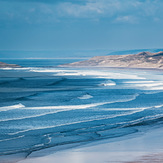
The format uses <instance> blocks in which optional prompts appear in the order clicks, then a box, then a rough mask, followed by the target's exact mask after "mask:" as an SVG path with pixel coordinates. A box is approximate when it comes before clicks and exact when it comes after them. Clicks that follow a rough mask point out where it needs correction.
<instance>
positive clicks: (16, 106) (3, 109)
mask: <svg viewBox="0 0 163 163" xmlns="http://www.w3.org/2000/svg"><path fill="white" fill-rule="evenodd" d="M24 107H25V106H24V105H23V104H21V103H19V104H17V105H12V106H3V107H0V112H1V111H8V110H13V109H18V108H24Z"/></svg>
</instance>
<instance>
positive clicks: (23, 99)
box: [0, 59, 163, 159]
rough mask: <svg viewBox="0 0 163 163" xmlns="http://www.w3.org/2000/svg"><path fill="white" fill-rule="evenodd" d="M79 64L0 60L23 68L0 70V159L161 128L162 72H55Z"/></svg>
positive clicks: (79, 70)
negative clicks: (66, 65)
mask: <svg viewBox="0 0 163 163" xmlns="http://www.w3.org/2000/svg"><path fill="white" fill-rule="evenodd" d="M79 60H80V59H46V60H43V59H17V60H16V59H14V60H2V61H3V62H7V63H15V64H19V65H21V66H22V67H23V68H4V69H0V155H1V156H3V155H6V156H9V155H11V154H21V153H25V155H24V158H25V157H28V156H29V155H30V154H31V153H33V152H35V151H39V150H42V149H45V148H50V147H56V149H58V148H59V147H62V146H66V145H68V146H69V147H70V146H72V147H73V146H74V145H75V144H78V145H82V144H87V143H90V142H94V141H99V140H102V139H110V140H112V139H113V138H116V137H124V136H126V135H132V134H135V133H141V132H146V131H147V130H152V128H153V127H160V126H162V125H163V71H161V70H143V69H142V70H136V69H118V68H117V69H115V68H114V69H113V68H61V67H57V65H60V64H64V63H69V62H75V61H79ZM0 159H1V157H0Z"/></svg>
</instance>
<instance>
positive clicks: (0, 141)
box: [0, 135, 24, 142]
mask: <svg viewBox="0 0 163 163" xmlns="http://www.w3.org/2000/svg"><path fill="white" fill-rule="evenodd" d="M23 137H24V135H21V136H18V137H14V138H9V139H2V140H0V142H4V141H9V140H15V139H20V138H23Z"/></svg>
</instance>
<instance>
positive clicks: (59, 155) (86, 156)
mask: <svg viewBox="0 0 163 163" xmlns="http://www.w3.org/2000/svg"><path fill="white" fill-rule="evenodd" d="M162 129H163V127H162V128H155V129H152V131H151V130H150V131H148V132H146V133H143V132H142V133H139V134H134V135H129V136H125V137H122V138H114V139H112V142H111V141H110V142H109V140H103V141H99V142H95V143H90V144H88V145H83V146H80V147H76V148H73V149H69V150H64V151H60V152H55V153H53V154H50V155H47V154H48V151H49V153H52V150H53V149H45V150H42V151H37V152H33V153H32V154H31V155H30V156H29V157H28V158H27V159H26V160H23V161H19V163H35V162H39V163H47V162H48V163H59V162H62V163H90V162H93V163H161V162H163V139H162V135H163V130H162ZM44 154H45V156H42V157H41V155H44Z"/></svg>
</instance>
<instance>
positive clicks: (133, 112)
mask: <svg viewBox="0 0 163 163" xmlns="http://www.w3.org/2000/svg"><path fill="white" fill-rule="evenodd" d="M141 111H142V110H141V109H140V110H136V111H132V112H128V113H123V114H118V115H114V116H110V115H109V116H105V117H102V118H94V119H90V120H83V121H77V122H71V123H64V124H59V125H54V126H46V127H38V128H33V129H27V130H22V131H18V132H14V133H8V135H17V134H20V133H24V132H28V131H34V130H40V129H50V128H54V127H61V126H66V125H73V124H78V123H86V122H92V121H99V120H105V119H109V118H116V117H120V116H126V115H132V114H135V113H137V112H141Z"/></svg>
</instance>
